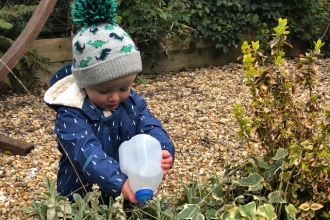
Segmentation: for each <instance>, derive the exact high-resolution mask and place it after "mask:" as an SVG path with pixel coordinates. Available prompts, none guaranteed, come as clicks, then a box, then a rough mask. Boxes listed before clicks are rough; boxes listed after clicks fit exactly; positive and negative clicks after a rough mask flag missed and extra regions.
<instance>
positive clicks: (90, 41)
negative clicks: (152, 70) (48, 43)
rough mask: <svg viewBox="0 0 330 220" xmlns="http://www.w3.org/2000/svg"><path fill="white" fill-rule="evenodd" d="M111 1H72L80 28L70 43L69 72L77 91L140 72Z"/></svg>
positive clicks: (138, 57)
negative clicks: (116, 19) (70, 65)
mask: <svg viewBox="0 0 330 220" xmlns="http://www.w3.org/2000/svg"><path fill="white" fill-rule="evenodd" d="M116 10H117V2H116V1H114V0H74V1H73V3H72V11H71V14H72V19H73V21H74V22H75V23H76V25H77V26H78V27H81V29H80V30H79V31H78V32H77V33H76V35H75V36H74V37H73V40H72V50H73V66H72V73H73V76H74V79H75V82H76V84H77V85H78V86H79V87H80V88H86V87H90V86H95V85H98V84H101V83H104V82H107V81H110V80H114V79H117V78H120V77H123V76H127V75H131V74H133V73H138V72H141V71H142V61H141V55H140V52H139V51H138V50H137V49H136V46H135V44H134V42H133V41H132V39H131V37H130V36H129V35H128V34H127V33H126V32H125V31H124V30H123V29H122V28H121V27H120V26H119V25H118V24H117V23H116V21H115V16H116V14H117V11H116Z"/></svg>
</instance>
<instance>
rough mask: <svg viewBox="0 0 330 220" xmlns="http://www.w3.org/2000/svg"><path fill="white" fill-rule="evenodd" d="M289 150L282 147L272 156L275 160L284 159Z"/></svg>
mask: <svg viewBox="0 0 330 220" xmlns="http://www.w3.org/2000/svg"><path fill="white" fill-rule="evenodd" d="M288 154H289V153H288V151H287V150H285V149H283V148H280V149H278V150H277V151H276V155H275V156H274V157H273V158H272V159H273V160H280V159H283V158H284V157H286V156H287V155H288Z"/></svg>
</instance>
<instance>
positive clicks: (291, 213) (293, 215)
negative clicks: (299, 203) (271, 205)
mask: <svg viewBox="0 0 330 220" xmlns="http://www.w3.org/2000/svg"><path fill="white" fill-rule="evenodd" d="M285 211H286V214H287V215H289V216H290V217H291V218H292V219H293V220H296V214H297V213H299V210H297V209H296V208H295V207H294V206H293V205H292V204H290V205H286V206H285Z"/></svg>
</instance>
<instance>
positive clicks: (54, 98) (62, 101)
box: [44, 62, 86, 111]
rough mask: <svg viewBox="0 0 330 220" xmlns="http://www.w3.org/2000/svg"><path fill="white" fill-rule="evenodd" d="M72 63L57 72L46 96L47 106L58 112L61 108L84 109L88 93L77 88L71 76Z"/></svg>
mask: <svg viewBox="0 0 330 220" xmlns="http://www.w3.org/2000/svg"><path fill="white" fill-rule="evenodd" d="M71 66H72V62H71V63H69V64H67V65H65V66H64V67H62V68H61V69H60V70H59V71H57V72H56V73H55V74H54V75H53V76H52V78H51V80H50V88H49V89H48V90H47V91H46V93H45V95H44V101H45V102H46V104H47V105H48V106H49V107H50V108H52V109H54V110H56V111H57V110H58V108H59V107H61V106H67V107H74V108H79V109H82V106H83V103H84V100H85V98H86V92H85V91H84V89H81V88H79V87H78V86H77V84H76V83H75V81H74V78H73V75H72V74H71V73H72V72H71Z"/></svg>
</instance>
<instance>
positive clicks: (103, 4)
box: [71, 0, 118, 27]
mask: <svg viewBox="0 0 330 220" xmlns="http://www.w3.org/2000/svg"><path fill="white" fill-rule="evenodd" d="M117 5H118V4H117V2H116V1H115V0H74V1H73V3H72V10H71V15H72V20H73V21H74V22H75V23H76V24H77V25H78V26H79V27H84V26H91V25H94V24H99V23H110V24H112V23H116V20H115V16H116V15H117Z"/></svg>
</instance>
